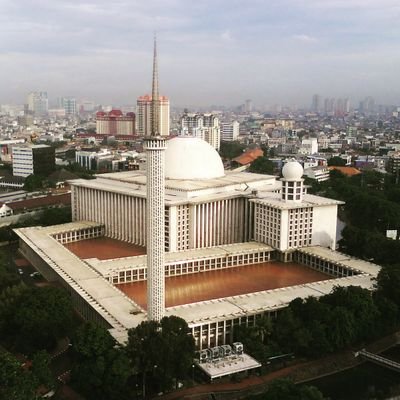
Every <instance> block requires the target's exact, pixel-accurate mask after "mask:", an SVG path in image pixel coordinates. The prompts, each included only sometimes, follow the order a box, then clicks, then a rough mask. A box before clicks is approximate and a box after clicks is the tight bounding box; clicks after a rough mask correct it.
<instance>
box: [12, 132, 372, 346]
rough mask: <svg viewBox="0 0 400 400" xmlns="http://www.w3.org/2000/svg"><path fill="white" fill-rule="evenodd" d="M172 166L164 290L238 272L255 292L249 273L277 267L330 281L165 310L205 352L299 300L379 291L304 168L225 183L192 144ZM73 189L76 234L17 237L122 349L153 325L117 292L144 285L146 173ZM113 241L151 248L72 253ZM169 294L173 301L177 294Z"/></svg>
mask: <svg viewBox="0 0 400 400" xmlns="http://www.w3.org/2000/svg"><path fill="white" fill-rule="evenodd" d="M165 161H166V163H165V166H166V167H165V177H166V179H165V204H164V211H165V250H166V252H165V264H164V268H165V277H166V281H167V282H168V280H169V279H172V278H174V279H177V278H182V277H183V278H184V277H187V276H189V275H191V276H192V277H193V278H194V279H199V280H200V279H201V278H200V277H201V275H202V274H207V273H212V272H213V271H214V272H215V271H219V272H222V271H223V272H224V273H225V272H228V271H229V273H231V274H236V273H237V274H240V275H238V279H239V280H243V286H246V284H245V280H246V279H245V276H246V274H247V272H246V268H249V270H248V271H250V267H251V266H254V265H260V266H261V265H268V263H269V262H271V261H273V260H280V261H282V263H281V266H282V271H283V270H284V268H285V263H289V264H288V265H292V263H297V264H299V265H302V266H304V268H306V269H312V270H314V271H319V272H320V273H321V275H322V274H323V275H324V278H323V279H321V280H316V281H312V282H303V283H301V284H295V285H293V286H286V287H276V288H274V289H267V290H256V291H248V292H246V293H241V294H235V293H232V294H231V293H230V292H229V288H228V289H226V288H224V287H223V285H224V284H223V283H222V284H220V285H221V286H220V287H219V288H217V291H219V293H221V295H220V297H218V296H217V297H214V298H210V299H207V298H205V299H203V300H201V301H194V302H189V303H187V304H175V303H173V302H172V303H171V306H168V304H167V307H166V309H165V315H177V316H180V317H182V318H184V319H185V320H186V321H187V322H188V324H189V327H190V328H191V330H192V334H193V336H194V338H195V341H196V345H197V347H198V348H199V349H202V348H208V347H211V346H214V345H220V344H225V343H231V341H232V332H233V329H234V326H236V325H239V324H243V323H245V324H247V325H249V324H250V325H251V324H254V323H255V321H256V319H257V318H259V317H261V316H262V315H269V316H274V315H275V314H276V313H277V312H278V311H279V310H281V309H282V308H284V307H285V306H286V305H287V304H288V303H289V302H290V301H291V300H293V299H294V298H296V297H308V296H316V297H318V296H322V295H324V294H327V293H329V292H330V291H331V290H332V288H333V287H334V286H336V285H343V286H348V285H358V286H362V287H364V288H368V289H372V287H373V278H374V277H375V276H376V275H377V273H378V272H379V267H378V266H376V265H374V264H371V263H368V262H366V261H361V260H356V259H354V258H351V257H349V256H347V255H344V254H341V253H338V252H336V251H335V250H334V249H335V246H336V220H337V207H338V205H339V204H341V203H340V202H338V201H336V200H331V199H327V198H323V197H319V196H314V195H310V194H307V192H306V187H305V186H304V185H303V180H302V178H301V176H302V172H303V171H302V167H301V165H300V164H298V163H297V162H295V161H289V162H287V163H286V164H285V166H284V168H283V170H282V175H283V178H281V179H280V180H278V179H277V178H276V177H274V176H269V175H260V174H253V173H248V172H235V171H224V169H223V165H222V162H221V159H220V157H219V155H218V153H217V152H216V151H215V150H214V149H213V148H212V147H211V146H210V145H209V144H207V143H206V142H204V141H202V140H201V139H198V138H187V137H177V138H173V139H170V140H169V141H168V143H167V150H166V152H165ZM71 185H72V212H73V221H74V222H72V223H70V224H64V225H58V226H51V227H33V228H21V229H18V230H16V233H17V234H18V236H19V238H20V251H21V253H22V254H23V255H24V256H25V257H26V258H27V259H28V260H29V261H30V262H31V263H32V264H33V265H34V266H35V267H36V268H37V269H38V270H39V271H40V272H41V273H42V274H43V276H44V277H45V278H46V279H48V280H49V281H58V282H61V284H62V285H63V286H65V287H66V288H67V289H68V290H69V292H70V293H71V295H72V298H73V299H74V303H75V305H76V307H77V309H78V310H79V311H80V312H81V314H82V315H83V316H84V317H85V318H87V319H90V320H94V321H97V322H99V323H101V324H103V325H104V326H106V327H107V328H108V329H110V332H111V333H112V334H113V335H114V337H115V338H116V339H118V340H119V341H121V342H123V341H124V340H126V332H127V329H129V328H131V327H134V326H136V325H138V324H139V323H140V322H142V321H144V320H146V318H147V310H146V304H145V303H146V302H145V301H144V302H142V303H140V302H139V301H135V296H133V297H132V298H131V297H128V296H127V295H126V294H125V293H124V292H123V291H121V290H120V289H119V287H121V286H123V285H137V284H141V283H145V282H146V279H147V262H146V259H147V256H146V255H144V254H143V253H144V247H145V246H146V245H147V241H146V218H145V214H146V173H145V172H143V171H129V172H120V173H110V174H103V175H99V176H98V177H97V178H96V179H93V180H83V179H79V180H74V181H71ZM104 236H105V237H108V238H113V239H117V240H118V241H123V242H125V243H131V244H132V245H135V246H139V247H142V248H143V252H142V254H141V255H137V256H130V257H122V258H113V257H111V258H110V259H107V260H100V259H98V258H96V257H93V258H89V259H88V258H79V257H78V256H76V255H75V254H74V253H73V252H71V251H70V250H68V248H67V247H66V246H68V244H71V243H72V244H73V243H75V242H82V243H84V242H85V240H93V239H95V238H101V237H104ZM239 270H240V273H239V272H236V271H239ZM249 273H250V272H249ZM262 273H263V272H262V271H261V274H262ZM275 273H276V274H278V275H279V270H278V272H275ZM197 277H198V278H197ZM224 279H225V278H224ZM210 285H211V284H210ZM137 288H138V289H137V290H138V291H139V287H138V286H137ZM245 289H246V288H245ZM245 289H244V290H245ZM185 290H190V289H185ZM166 293H167V299H168V285H167V289H166ZM222 294H223V296H222ZM167 303H168V301H167Z"/></svg>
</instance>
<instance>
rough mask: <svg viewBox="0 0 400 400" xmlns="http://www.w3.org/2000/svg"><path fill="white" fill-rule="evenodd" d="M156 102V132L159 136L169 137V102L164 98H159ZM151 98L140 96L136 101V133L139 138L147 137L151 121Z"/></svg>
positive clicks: (149, 132)
mask: <svg viewBox="0 0 400 400" xmlns="http://www.w3.org/2000/svg"><path fill="white" fill-rule="evenodd" d="M158 98H159V101H158V102H157V110H158V123H157V132H158V133H159V135H161V136H169V123H170V118H169V100H168V97H166V96H159V97H158ZM152 101H153V99H152V96H150V95H145V96H140V97H139V98H138V99H137V107H136V114H137V133H138V135H139V136H149V135H150V134H151V126H152V120H153V111H152V110H153V109H152Z"/></svg>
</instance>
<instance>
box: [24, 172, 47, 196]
mask: <svg viewBox="0 0 400 400" xmlns="http://www.w3.org/2000/svg"><path fill="white" fill-rule="evenodd" d="M44 181H45V178H44V177H43V176H40V175H34V174H31V175H29V176H27V177H26V178H25V182H24V190H27V191H28V192H33V191H35V190H39V189H42V188H43V182H44Z"/></svg>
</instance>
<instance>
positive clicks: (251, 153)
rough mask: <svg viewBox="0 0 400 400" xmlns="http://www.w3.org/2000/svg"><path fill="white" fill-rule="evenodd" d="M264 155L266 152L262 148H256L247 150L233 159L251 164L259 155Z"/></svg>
mask: <svg viewBox="0 0 400 400" xmlns="http://www.w3.org/2000/svg"><path fill="white" fill-rule="evenodd" d="M263 155H264V152H263V151H262V150H261V149H259V148H256V149H252V150H247V151H246V152H244V153H243V154H241V155H240V156H238V157H236V158H234V159H233V161H236V162H237V163H238V164H241V165H248V164H251V163H252V162H253V161H254V160H256V159H257V158H258V157H262V156H263Z"/></svg>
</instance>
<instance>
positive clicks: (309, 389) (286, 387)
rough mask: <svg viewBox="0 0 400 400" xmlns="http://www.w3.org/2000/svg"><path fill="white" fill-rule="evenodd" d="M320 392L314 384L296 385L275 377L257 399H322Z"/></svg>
mask: <svg viewBox="0 0 400 400" xmlns="http://www.w3.org/2000/svg"><path fill="white" fill-rule="evenodd" d="M323 398H324V397H323V395H322V393H321V392H320V391H319V390H318V389H317V388H315V387H314V386H298V385H295V384H294V383H293V382H292V381H291V380H289V379H277V380H274V381H272V383H271V384H270V385H268V390H267V392H266V393H265V394H263V395H261V396H259V397H258V399H259V400H323Z"/></svg>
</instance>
